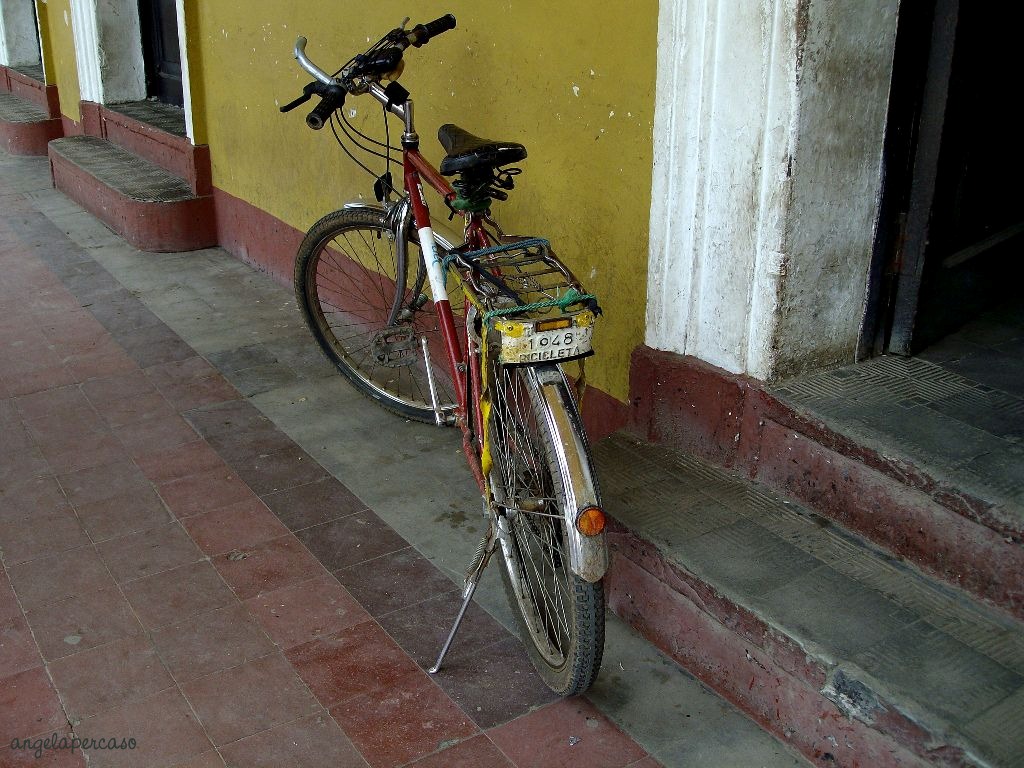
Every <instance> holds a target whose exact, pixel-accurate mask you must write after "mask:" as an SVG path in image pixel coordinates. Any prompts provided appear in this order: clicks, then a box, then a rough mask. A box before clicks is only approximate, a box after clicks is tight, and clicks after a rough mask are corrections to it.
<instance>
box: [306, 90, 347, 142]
mask: <svg viewBox="0 0 1024 768" xmlns="http://www.w3.org/2000/svg"><path fill="white" fill-rule="evenodd" d="M344 104H345V89H344V88H342V87H341V86H340V85H329V86H327V88H326V89H325V92H324V93H321V94H320V103H319V104H317V105H316V106H315V107H313V111H312V112H310V113H309V114H308V115H306V125H308V126H309V127H310V128H312V129H313V130H314V131H319V130H320V129H321V128H323V127H324V126H325V125H327V121H328V120H330V119H331V115H332V114H334V110H336V109H338V107H341V106H344Z"/></svg>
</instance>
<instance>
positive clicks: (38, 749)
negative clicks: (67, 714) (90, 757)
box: [0, 723, 85, 768]
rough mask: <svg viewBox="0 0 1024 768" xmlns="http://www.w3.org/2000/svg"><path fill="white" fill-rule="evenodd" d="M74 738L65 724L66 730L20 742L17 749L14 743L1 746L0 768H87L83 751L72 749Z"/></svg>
mask: <svg viewBox="0 0 1024 768" xmlns="http://www.w3.org/2000/svg"><path fill="white" fill-rule="evenodd" d="M55 736H56V738H54V737H55ZM72 736H73V734H72V732H71V729H70V728H68V727H67V724H66V723H65V726H64V730H57V731H51V732H50V733H47V734H40V735H38V736H35V737H33V738H31V739H28V740H26V741H22V740H19V743H18V744H17V747H18V748H17V749H13V748H12V747H13V746H14V744H13V742H8V743H4V744H0V768H29V766H31V768H85V756H84V754H83V752H82V750H81V749H80V748H75V749H71V741H70V740H71V737H72ZM62 740H63V742H62ZM37 754H38V757H37V756H36V755H37Z"/></svg>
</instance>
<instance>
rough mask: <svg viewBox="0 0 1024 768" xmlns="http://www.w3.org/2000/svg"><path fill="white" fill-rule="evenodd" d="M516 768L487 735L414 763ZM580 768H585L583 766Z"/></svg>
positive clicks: (418, 766) (420, 767)
mask: <svg viewBox="0 0 1024 768" xmlns="http://www.w3.org/2000/svg"><path fill="white" fill-rule="evenodd" d="M483 765H486V766H487V767H488V768H515V767H514V766H513V765H512V763H510V762H509V761H508V758H506V757H505V756H504V755H503V754H501V750H499V749H498V748H497V747H496V746H494V744H492V743H491V741H490V739H488V738H487V737H486V736H485V735H483V734H481V735H480V736H474V737H473V738H471V739H467V740H466V741H460V742H459V743H458V744H456V745H455V746H453V747H448V748H447V749H443V750H441V751H440V752H435V753H434V754H432V755H430V756H428V757H424V758H423V759H422V760H417V761H416V762H415V763H412V766H415V768H478V766H483ZM580 768H584V767H583V766H582V765H581V766H580Z"/></svg>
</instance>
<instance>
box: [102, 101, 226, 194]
mask: <svg viewBox="0 0 1024 768" xmlns="http://www.w3.org/2000/svg"><path fill="white" fill-rule="evenodd" d="M82 125H83V127H84V130H85V133H87V134H89V135H90V136H98V137H100V138H102V139H106V140H107V141H109V142H111V143H113V144H116V145H117V146H119V147H121V148H122V149H125V150H127V151H128V152H131V153H132V154H133V155H138V156H139V157H141V158H143V159H144V160H148V161H149V162H150V163H153V164H154V165H158V166H160V167H161V168H163V169H164V170H166V171H168V172H170V173H172V174H174V175H175V176H178V177H180V178H182V179H184V180H185V182H186V183H187V184H188V185H189V188H190V189H191V190H192V192H193V193H194V194H196V195H200V196H202V195H210V194H212V193H213V182H212V177H211V171H210V148H209V147H208V146H206V145H198V146H196V145H194V144H193V143H192V142H191V141H190V140H189V138H188V136H187V135H186V133H185V112H184V110H183V109H181V107H175V106H173V105H170V104H162V103H160V102H158V101H151V100H148V99H147V100H145V101H131V102H124V103H119V104H95V103H92V102H88V101H83V102H82Z"/></svg>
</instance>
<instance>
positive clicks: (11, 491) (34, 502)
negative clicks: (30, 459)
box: [0, 477, 69, 523]
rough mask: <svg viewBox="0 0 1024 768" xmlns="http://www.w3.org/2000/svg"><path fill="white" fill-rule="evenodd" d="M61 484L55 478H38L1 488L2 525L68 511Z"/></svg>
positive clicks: (0, 517)
mask: <svg viewBox="0 0 1024 768" xmlns="http://www.w3.org/2000/svg"><path fill="white" fill-rule="evenodd" d="M68 508H69V506H68V501H67V499H66V498H65V496H64V491H62V490H61V488H60V483H58V482H57V480H56V478H53V477H37V478H31V479H29V480H26V481H23V482H18V481H15V482H13V483H10V484H4V485H3V486H2V487H0V523H10V522H14V521H16V520H24V519H25V518H27V517H34V516H35V515H39V514H43V515H45V514H47V513H49V512H55V511H57V510H62V509H64V510H66V509H68Z"/></svg>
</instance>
